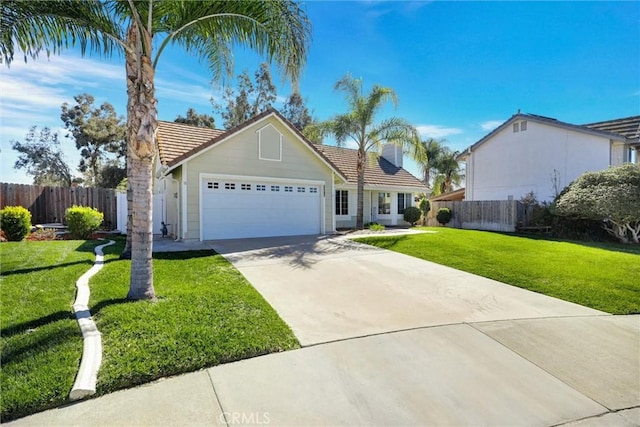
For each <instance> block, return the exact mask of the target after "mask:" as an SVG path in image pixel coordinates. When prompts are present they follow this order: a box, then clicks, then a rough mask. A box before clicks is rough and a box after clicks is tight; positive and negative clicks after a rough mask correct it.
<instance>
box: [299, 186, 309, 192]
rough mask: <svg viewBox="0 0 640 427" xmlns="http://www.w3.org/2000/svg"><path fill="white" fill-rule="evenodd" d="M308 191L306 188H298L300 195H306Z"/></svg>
mask: <svg viewBox="0 0 640 427" xmlns="http://www.w3.org/2000/svg"><path fill="white" fill-rule="evenodd" d="M306 190H307V188H306V187H298V193H304V192H305V191H306Z"/></svg>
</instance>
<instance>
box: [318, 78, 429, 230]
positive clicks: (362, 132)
mask: <svg viewBox="0 0 640 427" xmlns="http://www.w3.org/2000/svg"><path fill="white" fill-rule="evenodd" d="M334 89H335V90H336V91H339V92H343V93H344V96H345V98H346V101H347V103H348V105H349V110H350V111H349V112H347V113H344V114H340V115H337V116H335V117H333V118H332V119H330V120H328V121H326V122H324V123H321V124H320V125H319V126H318V128H319V129H320V131H321V132H322V134H323V135H325V134H330V135H333V136H334V137H335V139H336V142H337V144H338V146H344V143H345V141H346V140H347V138H350V139H352V140H353V141H354V142H355V143H356V145H357V150H358V160H357V162H358V163H357V174H358V185H357V189H358V190H357V194H358V210H357V214H356V228H358V229H362V228H364V220H363V218H364V216H363V213H364V171H365V167H366V161H367V154H368V153H375V154H377V153H379V152H380V150H381V148H382V145H383V144H384V143H385V142H390V143H394V144H398V145H401V146H411V145H412V144H415V141H417V137H418V133H417V131H416V129H415V128H414V127H413V126H412V125H411V124H409V123H408V122H406V121H405V120H403V119H400V118H397V117H391V118H388V119H385V120H383V121H381V122H380V123H377V124H376V123H374V119H375V116H376V114H377V113H378V112H380V110H381V108H382V107H383V106H384V104H385V103H386V102H388V101H391V102H392V103H393V105H394V106H397V104H398V98H397V96H396V94H395V92H394V91H393V89H391V88H387V87H382V86H378V85H375V86H374V87H373V88H372V89H371V92H370V93H368V94H367V95H364V94H363V93H362V79H356V78H353V77H352V76H351V75H349V74H347V75H346V76H345V77H343V78H342V79H341V80H339V81H338V82H337V83H336V85H335V88H334Z"/></svg>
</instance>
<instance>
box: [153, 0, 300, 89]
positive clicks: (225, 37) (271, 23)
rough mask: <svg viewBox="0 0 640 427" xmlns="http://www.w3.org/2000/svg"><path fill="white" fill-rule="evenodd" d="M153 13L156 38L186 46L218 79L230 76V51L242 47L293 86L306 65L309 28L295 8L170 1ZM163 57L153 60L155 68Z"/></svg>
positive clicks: (275, 2)
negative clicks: (160, 36)
mask: <svg viewBox="0 0 640 427" xmlns="http://www.w3.org/2000/svg"><path fill="white" fill-rule="evenodd" d="M158 3H161V4H159V5H158V6H157V8H158V9H156V10H155V11H154V14H155V15H156V16H158V17H159V18H158V20H157V21H154V28H155V32H156V33H164V34H165V35H166V37H167V39H166V40H165V42H164V43H163V46H162V47H161V48H160V49H159V51H158V54H159V55H160V54H161V53H162V50H163V49H164V45H166V43H169V42H172V43H177V44H181V45H183V46H184V47H185V48H186V49H187V50H188V51H190V52H193V53H194V54H196V55H197V56H199V57H200V58H201V59H202V60H205V61H206V62H207V63H208V64H209V67H210V68H211V70H212V72H213V74H214V78H216V79H218V78H220V77H222V76H223V75H229V74H230V73H231V71H232V68H233V55H232V53H231V49H232V48H233V47H234V46H236V45H243V46H245V47H248V48H250V49H252V50H254V51H256V52H258V53H259V54H262V55H265V56H266V58H267V60H268V61H269V62H273V63H275V64H276V66H277V67H278V68H279V70H280V71H281V72H282V73H283V74H284V75H286V76H289V77H290V78H291V79H292V80H293V81H294V82H295V81H296V80H297V79H298V78H299V75H300V72H301V70H302V68H303V66H304V64H305V58H306V53H307V51H308V47H309V44H310V41H311V23H310V21H309V19H308V17H307V15H306V13H305V12H304V11H303V10H302V9H300V7H299V6H298V4H297V3H295V2H293V1H287V0H271V1H178V0H173V1H166V2H158ZM158 59H159V56H158V57H157V58H156V59H155V63H157V61H158Z"/></svg>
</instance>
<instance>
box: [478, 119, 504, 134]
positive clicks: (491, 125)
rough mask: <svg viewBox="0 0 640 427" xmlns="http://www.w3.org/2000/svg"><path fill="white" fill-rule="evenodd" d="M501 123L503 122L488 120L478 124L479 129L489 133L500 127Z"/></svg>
mask: <svg viewBox="0 0 640 427" xmlns="http://www.w3.org/2000/svg"><path fill="white" fill-rule="evenodd" d="M502 123H503V120H489V121H486V122H483V123H480V127H481V128H482V130H486V131H491V130H494V129H495V128H497V127H498V126H500V125H501V124H502Z"/></svg>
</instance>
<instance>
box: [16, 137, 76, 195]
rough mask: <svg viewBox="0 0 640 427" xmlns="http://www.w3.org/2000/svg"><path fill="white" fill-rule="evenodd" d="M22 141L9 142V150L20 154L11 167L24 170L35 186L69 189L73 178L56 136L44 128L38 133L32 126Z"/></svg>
mask: <svg viewBox="0 0 640 427" xmlns="http://www.w3.org/2000/svg"><path fill="white" fill-rule="evenodd" d="M24 139H25V142H20V141H15V140H13V141H11V148H13V149H14V150H16V151H17V152H18V153H20V155H19V156H18V160H17V161H16V163H15V165H14V166H13V167H14V168H15V169H26V171H27V174H28V175H31V176H33V183H34V184H35V185H52V186H61V187H70V186H71V183H72V181H73V176H72V175H71V169H70V168H69V165H68V164H67V163H66V162H65V161H64V154H63V153H62V150H60V141H59V140H58V134H57V133H55V132H53V133H52V132H51V130H50V129H49V128H46V127H45V128H43V129H42V130H41V131H40V132H39V133H38V130H37V127H36V126H32V127H31V128H30V129H29V132H27V135H26V136H25V138H24Z"/></svg>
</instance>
